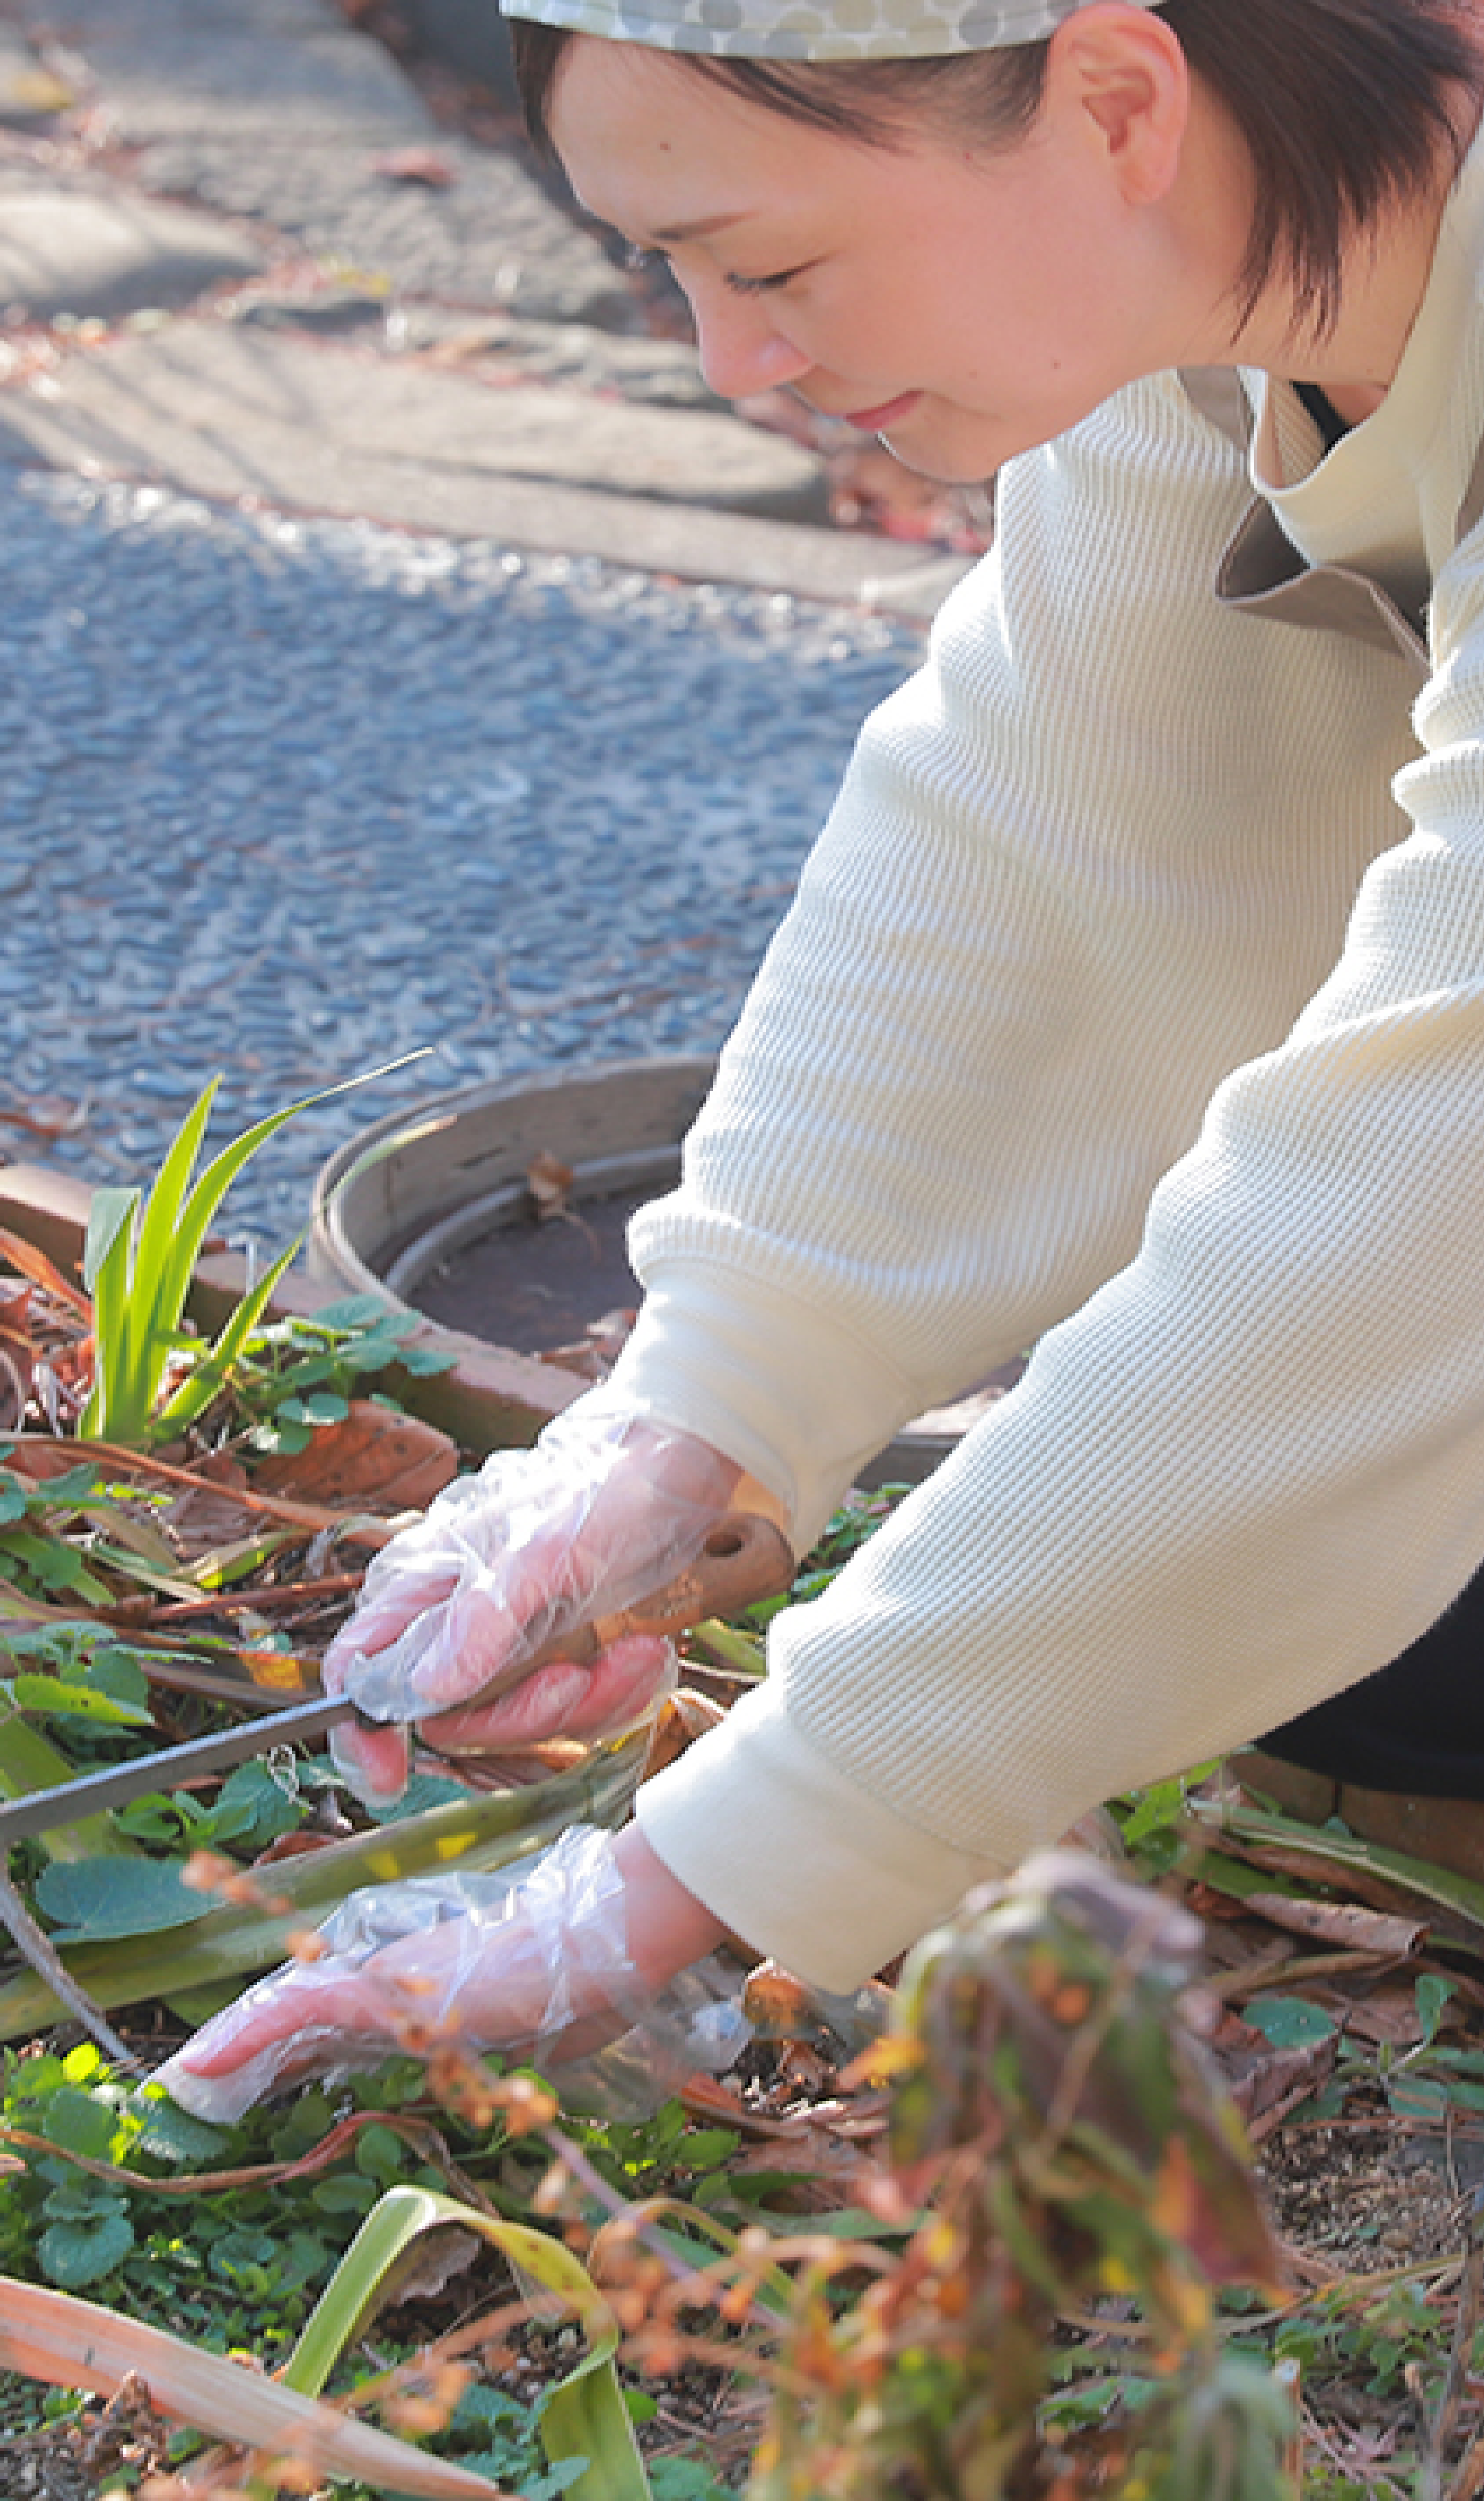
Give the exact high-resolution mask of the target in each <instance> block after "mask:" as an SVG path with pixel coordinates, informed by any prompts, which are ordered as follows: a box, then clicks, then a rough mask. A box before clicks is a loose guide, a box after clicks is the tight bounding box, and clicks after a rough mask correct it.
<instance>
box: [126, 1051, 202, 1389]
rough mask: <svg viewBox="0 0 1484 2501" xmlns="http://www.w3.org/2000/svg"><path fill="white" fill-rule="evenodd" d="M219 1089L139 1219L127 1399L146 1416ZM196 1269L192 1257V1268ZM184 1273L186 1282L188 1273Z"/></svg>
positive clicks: (163, 1355) (163, 1356)
mask: <svg viewBox="0 0 1484 2501" xmlns="http://www.w3.org/2000/svg"><path fill="white" fill-rule="evenodd" d="M219 1084H221V1079H220V1077H219V1076H216V1077H213V1078H211V1079H210V1080H209V1081H208V1083H207V1084H205V1085H203V1087H202V1089H201V1091H200V1093H199V1094H198V1095H197V1097H196V1099H195V1102H194V1103H193V1104H192V1105H191V1108H190V1110H189V1111H188V1112H187V1113H186V1115H185V1117H184V1119H183V1120H182V1121H181V1125H180V1127H179V1129H178V1130H177V1131H176V1134H175V1138H174V1140H173V1141H172V1144H171V1147H170V1150H169V1151H168V1153H167V1154H166V1157H165V1160H164V1162H163V1163H162V1164H161V1166H160V1169H159V1172H158V1173H157V1175H156V1176H155V1181H154V1186H153V1188H152V1189H151V1190H150V1192H149V1195H148V1199H147V1200H146V1202H145V1208H144V1213H143V1215H142V1217H141V1218H140V1225H139V1234H138V1238H137V1240H136V1242H135V1246H134V1266H133V1272H132V1274H131V1276H130V1280H129V1306H130V1320H131V1325H130V1329H129V1336H130V1341H131V1342H130V1348H129V1354H130V1380H129V1396H130V1402H131V1405H133V1406H136V1407H137V1409H138V1410H142V1412H143V1413H144V1414H145V1415H146V1416H148V1412H149V1410H150V1408H151V1407H152V1405H153V1403H154V1397H155V1392H156V1391H157V1389H158V1387H159V1384H160V1379H161V1375H162V1374H163V1372H164V1368H165V1363H166V1360H167V1357H168V1355H169V1351H170V1347H169V1339H170V1336H171V1334H172V1333H173V1332H174V1331H175V1330H177V1329H178V1328H179V1327H180V1325H181V1309H182V1307H183V1304H184V1299H185V1294H184V1287H183V1286H182V1287H181V1298H180V1301H179V1302H177V1303H175V1305H174V1308H172V1307H171V1293H172V1284H171V1279H172V1273H173V1251H174V1246H175V1243H176V1241H177V1239H178V1236H179V1233H180V1227H181V1216H182V1210H183V1209H184V1208H185V1207H186V1206H187V1205H188V1203H189V1196H190V1183H191V1174H192V1173H193V1172H194V1170H195V1165H196V1157H197V1155H198V1154H199V1153H200V1150H201V1141H202V1138H203V1137H204V1135H205V1133H206V1124H207V1121H208V1119H209V1118H210V1117H211V1110H212V1104H213V1102H214V1098H215V1094H216V1089H217V1087H218V1086H219ZM197 1247H198V1249H199V1245H198V1246H197ZM194 1264H195V1262H194V1257H193V1258H192V1262H191V1265H192V1266H194ZM186 1273H187V1277H188V1275H189V1270H187V1272H186Z"/></svg>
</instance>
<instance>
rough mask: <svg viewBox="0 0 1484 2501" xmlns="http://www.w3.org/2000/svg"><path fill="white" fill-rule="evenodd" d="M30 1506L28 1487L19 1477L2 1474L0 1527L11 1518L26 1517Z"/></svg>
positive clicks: (0, 1482)
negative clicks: (27, 1494) (26, 1487)
mask: <svg viewBox="0 0 1484 2501" xmlns="http://www.w3.org/2000/svg"><path fill="white" fill-rule="evenodd" d="M29 1508H30V1505H29V1502H28V1500H27V1496H26V1489H25V1487H24V1485H23V1484H21V1483H20V1480H19V1479H18V1477H13V1476H3V1475H0V1528H3V1527H4V1526H5V1525H6V1523H7V1522H8V1521H9V1520H12V1519H24V1517H25V1516H26V1513H27V1511H28V1510H29Z"/></svg>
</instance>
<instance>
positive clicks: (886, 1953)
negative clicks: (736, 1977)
mask: <svg viewBox="0 0 1484 2501" xmlns="http://www.w3.org/2000/svg"><path fill="white" fill-rule="evenodd" d="M636 1814H637V1817H638V1820H639V1823H640V1825H641V1828H642V1829H643V1834H644V1838H645V1839H646V1841H647V1842H648V1843H649V1845H650V1847H651V1848H652V1849H653V1850H654V1851H655V1852H656V1853H657V1855H658V1856H659V1857H661V1858H662V1859H663V1860H664V1862H665V1864H666V1866H667V1867H668V1868H669V1869H670V1871H671V1873H672V1874H673V1875H675V1876H677V1877H678V1878H679V1880H680V1882H681V1884H684V1885H686V1886H688V1887H689V1889H690V1891H691V1892H693V1893H694V1894H695V1895H696V1896H697V1898H698V1899H699V1900H700V1901H702V1902H704V1903H705V1904H706V1907H707V1909H708V1910H709V1911H710V1912H711V1913H712V1914H713V1916H714V1917H716V1918H718V1919H721V1920H722V1921H723V1922H724V1923H725V1924H726V1926H727V1927H729V1928H732V1929H735V1930H736V1932H737V1933H738V1935H740V1936H742V1937H744V1938H745V1939H746V1940H747V1943H748V1944H749V1945H752V1946H755V1947H756V1948H757V1950H758V1951H759V1952H760V1953H766V1954H772V1955H774V1956H775V1957H776V1959H777V1960H778V1961H779V1962H781V1963H782V1964H784V1965H785V1967H786V1968H787V1969H788V1970H789V1971H792V1972H794V1973H796V1974H797V1975H798V1977H799V1978H800V1979H801V1980H805V1981H808V1982H809V1983H811V1984H812V1985H813V1986H815V1987H817V1988H828V1989H850V1988H858V1987H859V1986H860V1984H861V1983H862V1981H864V1980H868V1979H869V1978H870V1977H871V1974H872V1973H873V1972H874V1971H878V1970H879V1969H880V1967H881V1965H882V1964H883V1963H884V1962H888V1961H889V1960H890V1958H891V1956H892V1955H893V1954H895V1953H900V1952H901V1951H903V1949H904V1948H905V1947H907V1946H909V1945H911V1944H912V1943H913V1941H914V1940H915V1939H916V1938H917V1937H919V1936H921V1935H922V1933H923V1932H924V1930H925V1929H927V1928H930V1927H931V1926H932V1925H933V1924H934V1922H935V1921H936V1920H938V1919H940V1918H942V1917H944V1916H945V1915H946V1914H947V1913H948V1912H949V1911H951V1910H952V1909H953V1907H954V1905H955V1904H956V1903H957V1902H958V1900H959V1898H960V1896H961V1895H962V1894H964V1893H965V1892H967V1891H968V1889H969V1887H970V1886H971V1885H972V1884H982V1883H984V1882H986V1881H987V1880H988V1879H990V1878H993V1877H997V1876H1003V1875H1004V1874H1005V1873H1006V1870H1005V1868H1004V1867H1003V1866H1000V1865H998V1864H996V1863H995V1862H994V1861H993V1860H990V1859H984V1858H975V1857H971V1856H970V1855H969V1854H968V1853H967V1852H966V1851H961V1850H955V1849H953V1848H952V1847H951V1846H950V1845H949V1844H948V1843H946V1842H943V1841H940V1840H938V1839H936V1838H935V1837H934V1835H932V1834H931V1833H927V1832H924V1831H923V1830H922V1828H921V1826H920V1825H917V1824H913V1823H908V1822H907V1821H906V1820H905V1819H904V1817H901V1816H899V1815H897V1814H896V1813H895V1812H894V1811H893V1809H892V1808H890V1807H888V1806H885V1805H883V1804H882V1802H881V1800H880V1799H879V1798H876V1797H874V1796H873V1795H872V1794H871V1792H870V1791H869V1790H868V1789H863V1788H861V1787H859V1786H858V1785H857V1784H856V1783H855V1782H854V1781H851V1780H848V1779H847V1778H846V1777H845V1775H844V1774H843V1773H842V1772H840V1771H838V1770H837V1769H836V1767H835V1766H834V1765H833V1764H832V1763H830V1762H829V1761H827V1760H826V1758H825V1757H824V1756H823V1755H822V1754H820V1753H819V1752H817V1751H816V1750H815V1749H814V1748H813V1747H812V1746H809V1745H808V1744H807V1743H806V1742H805V1741H804V1740H803V1739H801V1737H800V1736H799V1734H798V1731H797V1730H796V1729H795V1728H794V1727H793V1725H792V1723H791V1722H790V1720H789V1718H788V1716H787V1713H786V1711H785V1709H784V1707H783V1698H782V1693H781V1690H780V1689H779V1687H777V1686H776V1685H768V1684H765V1685H762V1686H760V1687H759V1688H758V1689H757V1690H756V1691H755V1692H752V1693H749V1694H748V1695H746V1697H745V1698H744V1699H743V1700H742V1702H740V1703H739V1704H738V1705H737V1707H736V1708H735V1710H733V1711H732V1712H730V1713H729V1715H728V1717H727V1718H726V1719H725V1720H724V1721H723V1722H722V1723H721V1725H720V1726H719V1727H717V1728H714V1729H712V1730H711V1731H710V1732H709V1734H708V1735H707V1736H706V1737H704V1738H702V1739H701V1741H700V1742H699V1744H697V1745H695V1746H692V1747H691V1748H690V1750H689V1751H688V1752H687V1753H684V1754H682V1755H681V1757H680V1759H679V1761H678V1762H677V1763H673V1764H672V1765H671V1767H670V1769H669V1770H668V1771H665V1772H661V1773H660V1774H659V1776H658V1777H657V1778H656V1779H655V1780H652V1781H646V1782H645V1783H644V1784H643V1788H642V1789H641V1790H640V1792H639V1798H638V1803H637V1807H636Z"/></svg>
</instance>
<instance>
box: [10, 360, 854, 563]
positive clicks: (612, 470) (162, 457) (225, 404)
mask: <svg viewBox="0 0 1484 2501" xmlns="http://www.w3.org/2000/svg"><path fill="white" fill-rule="evenodd" d="M47 383H48V396H47V398H46V399H45V401H41V402H38V401H37V400H34V399H32V398H29V397H21V398H19V399H18V400H16V401H14V402H12V403H11V404H10V409H9V412H8V413H9V414H11V415H12V416H13V417H15V419H16V421H17V422H18V423H19V424H20V425H22V426H23V427H28V426H29V424H30V423H31V422H32V421H33V418H34V417H35V415H37V414H40V416H41V417H42V422H43V424H44V426H45V427H46V428H47V429H48V430H49V429H50V428H52V427H54V426H55V425H57V424H61V425H64V426H65V427H67V428H68V430H69V434H70V438H71V440H72V441H73V442H74V443H76V444H78V445H79V446H82V445H86V446H87V447H88V448H89V449H90V450H95V451H96V454H97V456H98V457H100V458H102V459H104V460H106V461H108V462H110V463H111V464H112V463H114V462H115V461H117V462H121V463H122V464H123V474H136V475H146V474H155V475H167V476H171V477H173V478H175V479H176V480H177V481H178V483H180V484H182V485H185V486H187V487H189V486H193V485H200V486H201V487H202V489H203V490H204V491H206V492H209V493H221V492H223V491H225V492H227V493H236V494H243V493H252V492H259V493H260V492H262V491H263V482H264V480H265V478H266V477H267V476H269V475H271V476H272V477H273V478H274V479H275V480H277V481H278V482H280V484H282V483H284V482H285V481H287V480H288V479H290V478H292V476H293V475H294V474H295V472H296V471H297V470H299V469H301V468H303V467H304V466H305V465H306V464H309V465H310V466H312V467H313V471H314V474H315V476H316V478H317V477H318V475H319V473H320V470H321V467H322V465H323V464H325V463H332V464H333V463H341V464H345V465H346V467H347V468H348V467H353V468H355V469H357V470H358V471H359V472H360V473H361V474H363V475H365V474H367V472H368V470H369V469H371V468H379V469H381V470H384V471H386V472H387V473H389V475H391V476H393V477H395V476H398V475H404V474H407V473H412V472H415V471H418V470H427V471H430V472H432V473H434V475H435V476H437V477H440V478H448V477H462V478H463V480H464V481H465V482H466V488H467V491H468V492H469V493H470V494H471V495H486V496H487V495H489V494H491V493H493V492H497V491H498V488H499V485H500V483H501V482H502V481H505V480H511V479H528V480H533V481H535V480H543V481H545V482H548V483H551V484H555V483H558V482H560V483H564V484H573V485H585V484H588V483H589V482H590V481H593V480H599V481H601V482H602V484H603V485H604V487H605V489H606V490H607V491H609V492H611V493H616V494H629V495H648V496H657V497H660V498H662V499H664V500H665V501H667V502H672V503H682V504H714V505H716V506H718V507H719V508H720V509H722V510H724V511H730V512H742V513H755V514H761V515H766V516H767V517H770V518H775V519H780V518H781V519H798V520H808V519H819V520H823V519H825V518H826V517H827V512H826V505H825V497H824V485H823V474H822V469H821V464H820V462H819V461H818V460H817V459H816V457H815V456H814V455H813V454H812V453H811V452H808V451H805V450H801V449H800V448H799V446H798V445H796V444H793V443H789V442H786V441H785V440H784V439H783V438H782V437H781V436H779V435H773V434H764V433H761V432H760V431H759V430H758V429H757V428H756V427H754V426H750V425H745V424H743V423H742V419H741V418H739V417H730V416H727V415H723V414H716V413H713V412H712V411H710V410H680V409H655V408H636V407H631V406H628V405H627V404H625V403H622V402H617V401H611V400H601V399H594V398H593V397H591V396H590V395H589V394H587V393H585V392H580V391H571V390H564V389H562V388H561V387H560V386H556V387H551V388H547V387H545V386H544V384H542V383H526V384H518V383H517V384H511V386H509V387H507V388H505V389H494V388H490V387H488V386H487V385H485V384H483V383H478V382H474V381H471V380H470V378H469V377H468V376H467V375H465V374H460V373H440V372H435V371H429V370H428V369H427V368H426V367H424V366H417V365H410V364H406V363H401V362H398V361H397V360H396V359H394V358H385V357H379V356H377V355H376V354H374V353H364V354H358V353H355V352H354V351H352V350H346V349H336V348H332V347H329V346H326V345H324V344H322V343H321V342H319V341H316V340H313V339H306V338H303V337H296V336H294V335H293V334H291V333H285V332H281V331H273V330H261V329H257V328H245V327H244V326H243V325H241V324H240V323H235V322H234V323H225V322H215V321H185V322H178V323H175V324H173V325H171V326H170V327H169V328H167V329H164V330H161V331H157V332H152V333H150V334H149V335H148V336H145V337H134V338H129V339H124V340H119V341H117V342H115V344H113V345H112V346H111V347H109V348H108V349H106V350H101V351H99V352H95V353H90V354H79V355H76V356H74V357H73V358H72V359H71V360H70V361H69V362H67V363H66V364H64V365H63V366H62V367H61V368H60V370H59V371H58V372H56V373H55V374H52V375H49V376H48V377H47ZM156 463H158V464H160V466H158V467H156V466H155V465H154V464H156ZM291 500H293V501H295V502H303V501H305V500H306V495H305V493H304V491H303V490H301V491H299V492H297V493H295V494H294V495H293V496H292V497H291ZM308 500H311V501H316V500H318V496H317V491H316V490H315V489H313V488H312V489H311V490H310V492H309V496H308ZM366 509H367V511H368V513H372V514H375V513H376V512H377V511H378V507H377V505H376V504H374V503H373V504H371V505H368V506H367V508H366ZM498 526H499V525H498V523H491V522H490V521H489V520H488V519H487V518H486V519H482V520H481V521H480V523H479V528H480V530H481V532H485V533H488V532H490V531H491V530H492V529H493V530H496V531H497V530H498Z"/></svg>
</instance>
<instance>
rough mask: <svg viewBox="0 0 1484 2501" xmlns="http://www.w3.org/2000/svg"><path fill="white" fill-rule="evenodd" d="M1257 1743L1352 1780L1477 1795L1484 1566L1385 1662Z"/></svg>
mask: <svg viewBox="0 0 1484 2501" xmlns="http://www.w3.org/2000/svg"><path fill="white" fill-rule="evenodd" d="M1258 1743H1259V1744H1260V1745H1261V1746H1262V1748H1263V1751H1265V1753H1269V1754H1277V1755H1279V1756H1280V1757H1281V1758H1282V1760H1283V1761H1284V1762H1285V1763H1302V1764H1303V1767H1304V1769H1305V1770H1307V1771H1311V1772H1325V1773H1328V1775H1329V1776H1330V1778H1331V1779H1332V1780H1336V1781H1348V1782H1351V1783H1352V1784H1354V1785H1355V1786H1357V1787H1360V1788H1369V1789H1392V1790H1400V1791H1402V1792H1403V1793H1404V1794H1407V1795H1410V1796H1412V1797H1461V1798H1484V1567H1481V1568H1480V1570H1479V1571H1477V1572H1476V1573H1475V1574H1474V1577H1473V1579H1472V1580H1471V1581H1470V1582H1469V1584H1468V1587H1467V1589H1465V1590H1463V1591H1462V1592H1461V1593H1460V1595H1459V1596H1458V1597H1457V1598H1455V1600H1454V1602H1453V1604H1452V1606H1451V1607H1450V1608H1449V1609H1448V1612H1447V1614H1446V1615H1444V1616H1439V1617H1438V1619H1437V1621H1436V1623H1435V1624H1433V1625H1431V1626H1430V1627H1429V1629H1428V1631H1427V1632H1425V1633H1424V1634H1423V1635H1422V1638H1421V1640H1420V1641H1414V1642H1413V1644H1412V1646H1411V1648H1410V1649H1409V1650H1404V1651H1402V1653H1401V1655H1400V1657H1397V1658H1394V1659H1393V1660H1392V1662H1391V1665H1390V1666H1389V1667H1383V1668H1379V1669H1378V1670H1377V1672H1376V1674H1375V1675H1374V1676H1368V1677H1366V1678H1365V1679H1364V1680H1363V1681H1362V1683H1361V1684H1352V1685H1351V1686H1350V1687H1349V1689H1348V1691H1347V1692H1344V1693H1336V1696H1335V1698H1334V1700H1333V1701H1330V1702H1321V1703H1320V1704H1319V1706H1318V1708H1317V1709H1316V1710H1313V1711H1305V1712H1304V1713H1303V1716H1302V1717H1300V1718H1298V1719H1287V1720H1285V1721H1284V1723H1283V1725H1282V1727H1281V1728H1274V1729H1273V1730H1272V1732H1271V1734H1270V1735H1269V1736H1267V1737H1262V1738H1260V1739H1259V1740H1258Z"/></svg>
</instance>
